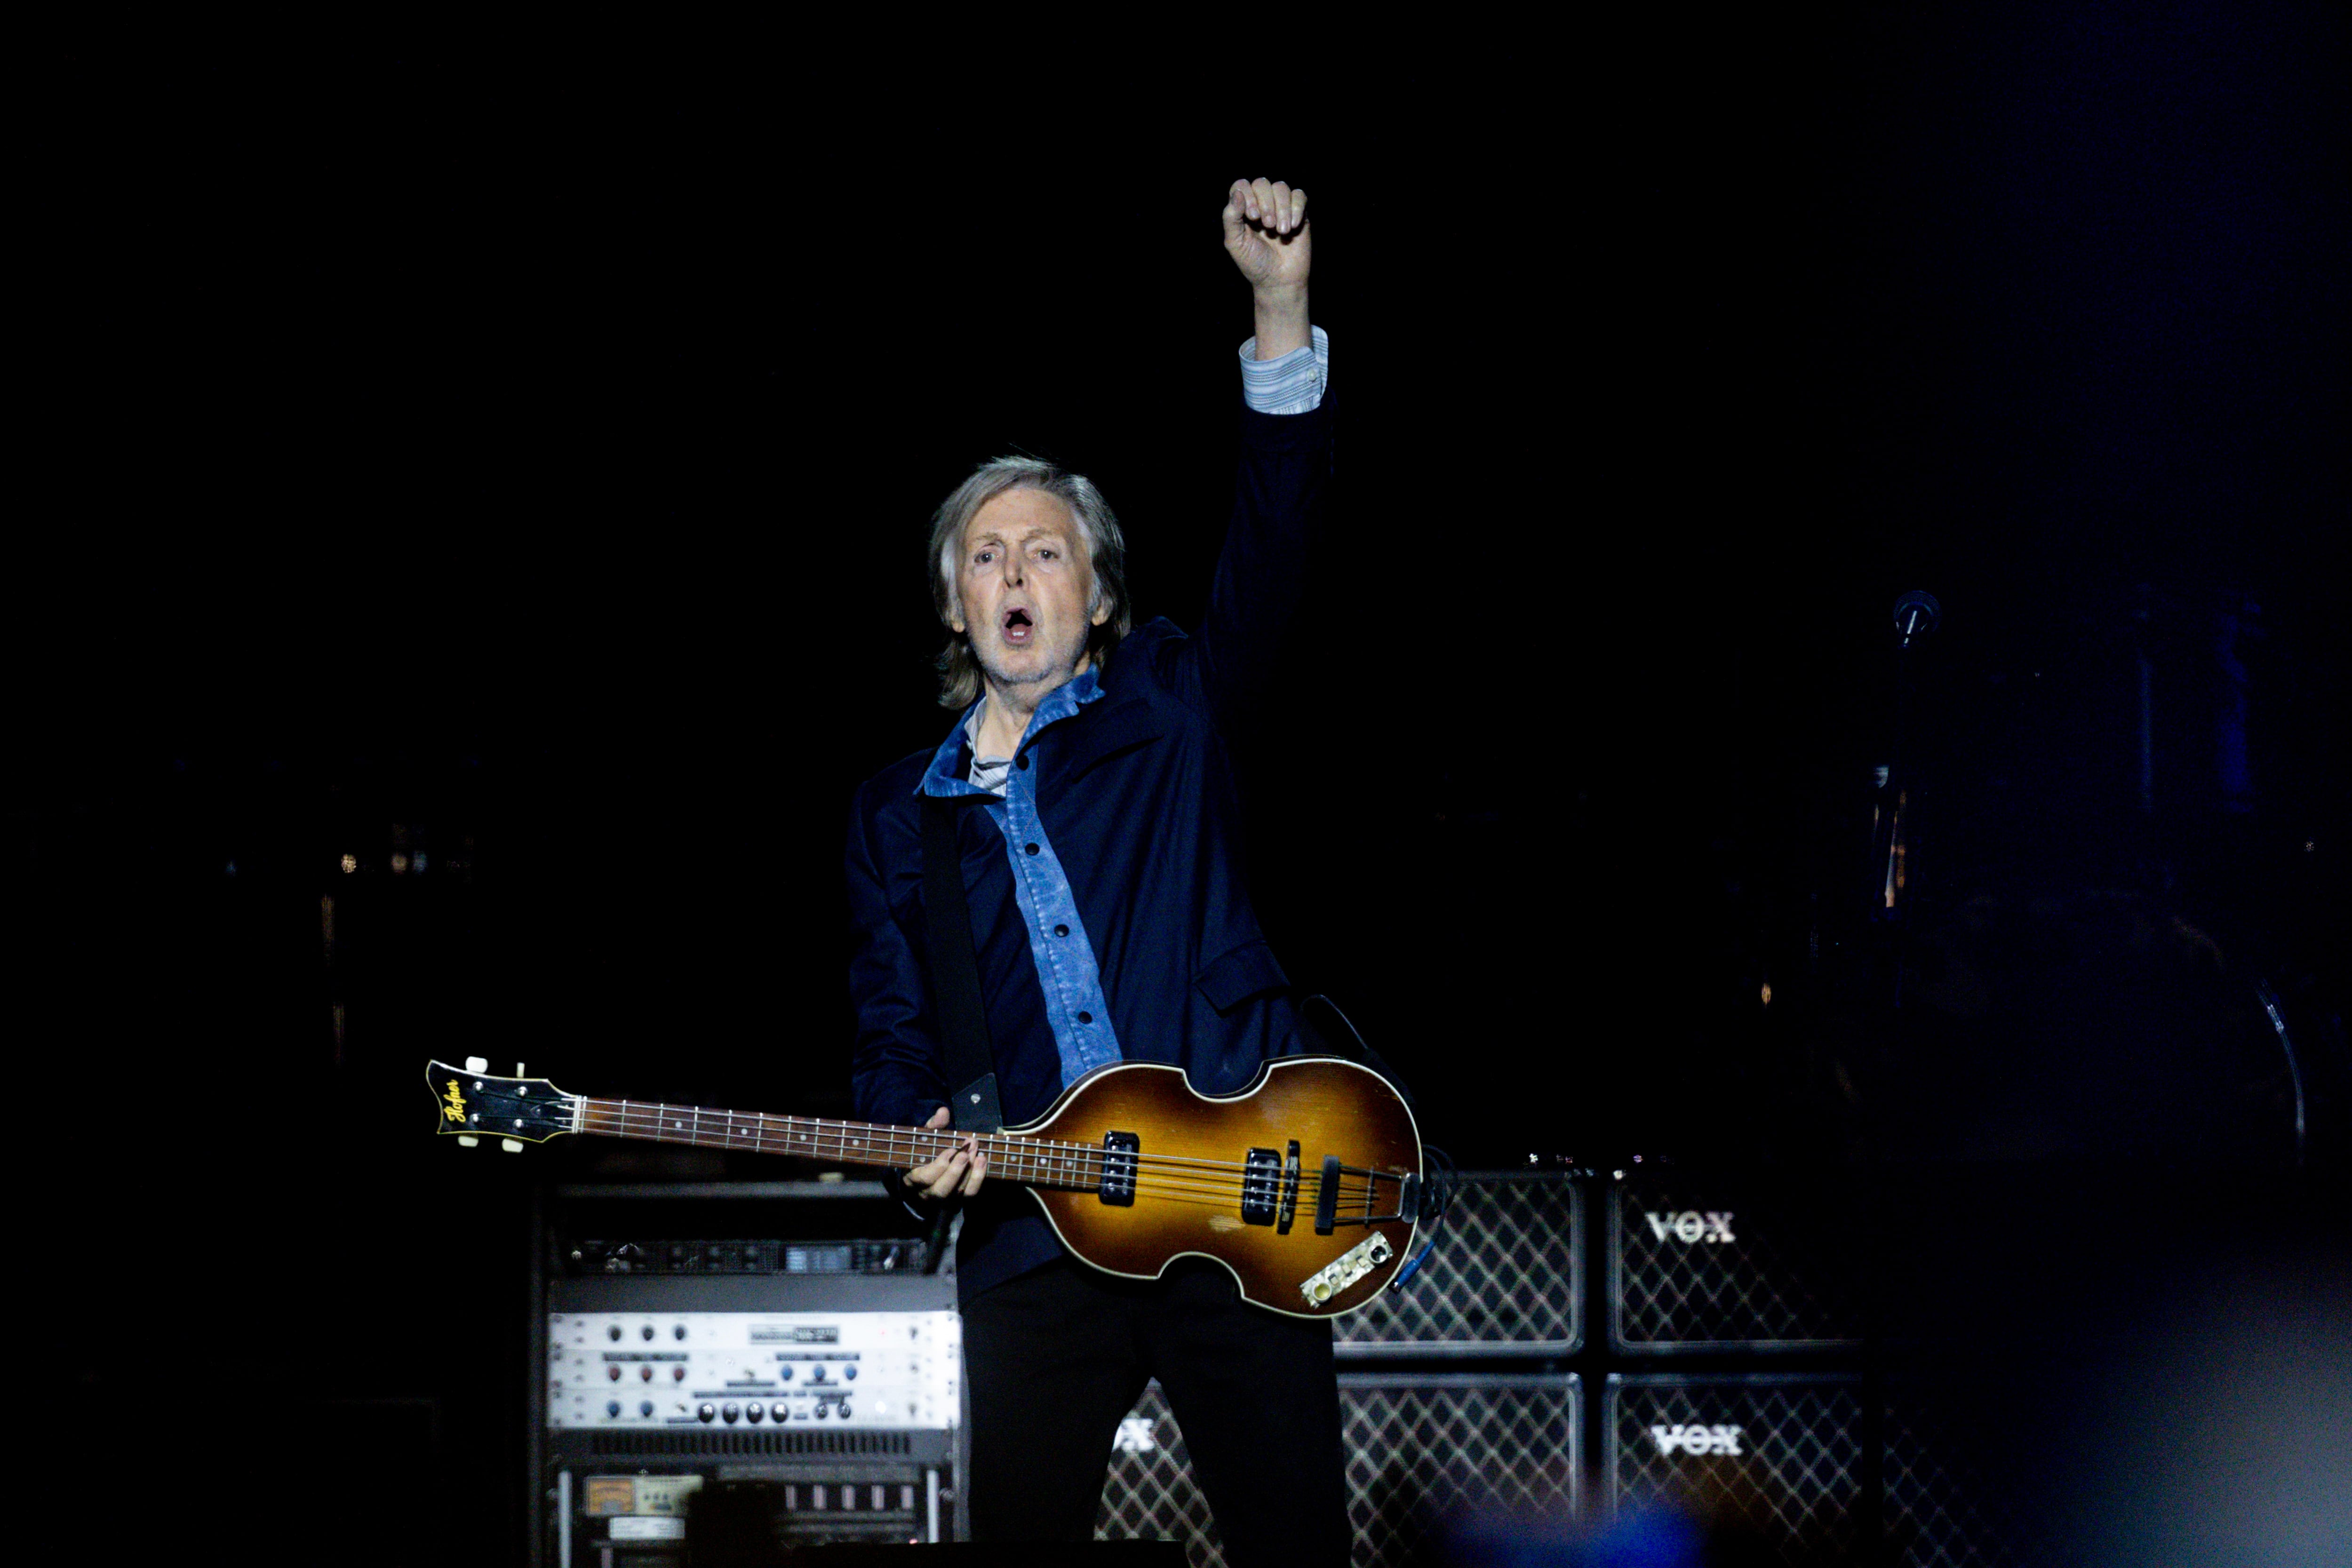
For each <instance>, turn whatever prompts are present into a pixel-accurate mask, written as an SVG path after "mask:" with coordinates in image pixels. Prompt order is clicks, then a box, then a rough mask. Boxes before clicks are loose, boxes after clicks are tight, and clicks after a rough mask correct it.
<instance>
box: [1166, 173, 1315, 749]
mask: <svg viewBox="0 0 2352 1568" xmlns="http://www.w3.org/2000/svg"><path fill="white" fill-rule="evenodd" d="M1223 224H1224V238H1225V254H1226V255H1228V256H1232V257H1233V258H1234V267H1235V268H1236V269H1237V270H1238V271H1239V272H1240V273H1241V275H1242V277H1243V278H1244V280H1245V281H1246V282H1247V283H1248V284H1249V286H1250V306H1251V312H1252V316H1253V318H1254V319H1255V325H1256V328H1257V333H1256V336H1255V337H1254V338H1252V339H1251V340H1250V341H1249V342H1247V343H1244V345H1242V367H1241V373H1242V387H1243V402H1244V408H1243V410H1242V416H1241V417H1242V428H1241V463H1240V466H1239V468H1238V470H1237V472H1236V473H1235V476H1234V515H1233V520H1232V522H1231V523H1230V524H1229V525H1228V526H1227V528H1226V529H1225V540H1224V548H1223V549H1222V550H1221V551H1219V552H1218V557H1217V571H1216V577H1215V579H1214V580H1213V581H1212V583H1211V585H1210V589H1209V603H1208V609H1207V612H1206V614H1204V615H1203V616H1202V621H1201V627H1200V634H1199V636H1198V637H1197V638H1194V639H1192V653H1191V658H1190V664H1191V665H1192V674H1193V675H1194V677H1195V678H1196V679H1197V680H1198V683H1199V685H1198V687H1197V688H1196V689H1197V692H1198V698H1197V700H1200V701H1202V702H1204V703H1205V704H1206V705H1207V706H1209V708H1210V710H1211V711H1212V712H1213V713H1214V714H1215V715H1216V716H1217V719H1218V721H1219V723H1220V724H1224V723H1229V722H1231V721H1233V720H1234V719H1236V718H1237V717H1239V716H1240V713H1239V710H1240V709H1242V708H1243V707H1244V706H1245V705H1247V704H1248V703H1250V702H1251V701H1253V700H1254V699H1255V698H1259V697H1262V696H1264V695H1265V694H1266V693H1267V692H1268V691H1269V690H1270V689H1271V687H1272V683H1273V678H1274V674H1275V670H1274V664H1275V660H1276V653H1277V652H1278V650H1279V649H1280V648H1281V645H1282V642H1283V636H1284V633H1285V632H1286V630H1287V628H1288V626H1289V623H1290V620H1291V617H1292V616H1293V614H1294V613H1296V612H1297V607H1298V601H1299V599H1300V596H1301V593H1302V591H1303V590H1304V588H1305V584H1306V573H1307V548H1308V543H1309V541H1310V539H1311V538H1312V537H1313V536H1314V535H1315V534H1316V533H1317V532H1318V527H1319V524H1320V522H1321V519H1322V514H1323V506H1324V492H1325V490H1326V488H1327V487H1328V486H1327V482H1328V478H1329V476H1330V467H1331V451H1330V430H1331V409H1330V406H1329V403H1330V393H1329V385H1328V367H1329V362H1330V352H1329V349H1328V344H1327V342H1326V340H1324V338H1323V336H1322V334H1321V333H1319V332H1318V331H1317V330H1316V329H1314V328H1313V327H1312V326H1311V325H1310V323H1309V321H1308V319H1307V274H1308V272H1309V270H1310V269H1311V267H1312V265H1313V262H1314V255H1315V251H1314V245H1315V242H1314V237H1313V235H1314V231H1313V229H1312V228H1311V227H1310V226H1309V225H1308V224H1307V193H1306V192H1304V191H1297V190H1293V189H1292V188H1291V187H1290V186H1288V185H1287V184H1285V183H1282V182H1281V181H1279V180H1236V181H1235V182H1234V183H1233V185H1232V186H1231V188H1229V189H1228V190H1227V191H1226V193H1225V209H1224V213H1223ZM1180 689H1181V688H1180Z"/></svg>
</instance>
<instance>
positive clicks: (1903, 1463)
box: [1884, 1397, 2054, 1568]
mask: <svg viewBox="0 0 2352 1568" xmlns="http://www.w3.org/2000/svg"><path fill="white" fill-rule="evenodd" d="M1985 1440H1986V1438H1985V1437H1984V1435H1982V1434H1978V1433H1971V1432H1969V1431H1967V1430H1966V1429H1965V1428H1963V1427H1961V1426H1960V1425H1959V1424H1958V1423H1957V1422H1955V1421H1954V1420H1953V1419H1952V1418H1951V1417H1950V1416H1949V1415H1948V1413H1946V1412H1942V1411H1939V1410H1938V1409H1937V1407H1936V1406H1934V1405H1932V1404H1930V1403H1927V1402H1926V1401H1923V1400H1921V1399H1918V1398H1916V1397H1912V1398H1904V1399H1890V1400H1889V1401H1888V1403H1887V1406H1886V1416H1885V1456H1886V1457H1885V1465H1884V1473H1885V1488H1886V1505H1885V1511H1886V1542H1887V1552H1886V1561H1887V1562H1889V1563H1896V1564H1899V1565H1900V1568H2040V1565H2041V1564H2042V1563H2050V1562H2053V1561H2054V1559H2053V1557H2052V1556H2050V1555H2049V1554H2048V1552H2046V1551H2044V1550H2041V1549H2038V1548H2037V1544H2036V1542H2035V1541H2034V1537H2033V1532H2032V1531H2030V1530H2029V1529H2028V1528H2027V1527H2026V1525H2025V1522H2024V1521H2023V1520H2022V1519H2021V1518H2020V1517H2019V1516H2018V1514H2017V1513H2016V1512H2014V1511H2012V1510H2011V1509H2010V1508H2008V1507H2007V1506H2005V1505H2004V1498H2003V1491H2002V1489H2000V1487H1998V1486H1997V1485H1995V1484H1994V1482H1993V1479H1992V1478H1991V1477H1990V1476H1989V1475H1987V1474H1986V1473H1985V1471H1984V1468H1983V1467H1982V1466H1981V1465H1980V1464H1979V1463H1978V1462H1976V1461H1975V1459H1974V1458H1972V1457H1971V1456H1972V1454H1973V1453H1974V1452H1976V1451H1977V1449H1976V1445H1977V1444H1979V1443H1982V1442H1984V1441H1985Z"/></svg>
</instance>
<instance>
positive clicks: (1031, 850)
mask: <svg viewBox="0 0 2352 1568" xmlns="http://www.w3.org/2000/svg"><path fill="white" fill-rule="evenodd" d="M1021 847H1022V848H1023V849H1024V850H1025V851H1027V852H1029V853H1031V854H1033V855H1034V854H1035V853H1036V852H1037V846H1036V845H1035V844H1023V845H1022V846H1021Z"/></svg>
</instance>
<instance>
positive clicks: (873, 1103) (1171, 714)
mask: <svg viewBox="0 0 2352 1568" xmlns="http://www.w3.org/2000/svg"><path fill="white" fill-rule="evenodd" d="M1332 412H1333V403H1332V397H1331V392H1330V389H1329V387H1328V384H1327V385H1326V388H1325V391H1324V394H1323V402H1322V405H1321V406H1320V407H1319V408H1318V409H1316V410H1315V411H1314V412H1313V413H1300V414H1279V415H1277V414H1264V413H1257V412H1255V410H1252V409H1250V408H1248V407H1246V406H1244V408H1243V409H1242V411H1241V419H1242V429H1241V464H1240V475H1239V478H1238V480H1237V483H1236V486H1235V494H1234V516H1233V520H1232V523H1231V525H1230V527H1229V528H1228V530H1227V532H1226V536H1225V542H1224V548H1223V552H1222V553H1221V555H1220V557H1219V559H1218V562H1217V573H1216V578H1215V580H1214V582H1213V585H1212V588H1211V591H1210V598H1209V605H1208V610H1207V612H1206V614H1205V615H1204V617H1203V619H1202V624H1201V628H1200V630H1199V631H1198V632H1195V633H1193V634H1191V635H1187V634H1186V633H1185V632H1182V631H1181V630H1180V629H1178V628H1177V627H1176V626H1175V625H1173V624H1172V623H1171V622H1168V621H1166V620H1155V621H1152V622H1149V623H1147V624H1146V625H1144V626H1142V627H1140V628H1139V629H1137V630H1136V631H1135V632H1131V633H1130V634H1129V636H1128V637H1127V639H1126V640H1125V641H1124V642H1123V643H1120V645H1119V647H1118V651H1117V653H1115V654H1114V655H1113V657H1112V658H1111V659H1110V660H1109V661H1108V663H1107V664H1105V666H1104V667H1103V670H1102V675H1101V678H1102V686H1103V695H1101V696H1100V697H1098V698H1097V699H1096V700H1095V701H1093V702H1091V703H1088V704H1087V705H1086V706H1083V707H1081V708H1080V709H1079V710H1078V711H1077V713H1076V714H1075V715H1074V716H1071V717H1069V718H1066V719H1065V720H1063V721H1061V722H1060V723H1058V724H1055V725H1052V726H1049V727H1046V728H1045V729H1043V730H1041V731H1039V732H1038V734H1037V735H1035V736H1034V737H1032V738H1031V739H1030V741H1029V742H1028V744H1027V746H1026V747H1024V754H1025V755H1026V757H1027V760H1028V765H1029V766H1030V767H1031V768H1034V769H1036V770H1037V779H1036V788H1037V809H1038V815H1039V816H1040V817H1041V818H1042V819H1043V821H1044V822H1045V829H1046V831H1047V832H1048V833H1050V834H1051V835H1052V838H1053V841H1054V846H1055V852H1056V854H1057V855H1058V856H1059V857H1060V859H1061V862H1062V864H1063V867H1064V869H1065V871H1066V873H1067V874H1068V876H1069V879H1070V885H1071V889H1072V892H1073V894H1075V896H1076V901H1077V904H1078V912H1079V914H1080V915H1081V916H1082V917H1083V918H1084V921H1085V925H1086V932H1087V936H1088V937H1089V938H1091V940H1092V941H1093V943H1094V947H1095V961H1096V964H1097V968H1098V969H1099V972H1100V974H1101V977H1102V982H1103V991H1104V994H1105V995H1106V996H1107V997H1108V999H1109V1004H1110V1010H1111V1025H1112V1028H1113V1030H1115V1031H1116V1033H1117V1036H1118V1042H1119V1047H1120V1050H1121V1052H1122V1053H1123V1055H1124V1056H1125V1057H1126V1059H1127V1060H1128V1061H1164V1062H1173V1063H1175V1064H1177V1065H1179V1066H1181V1067H1182V1068H1183V1069H1184V1071H1185V1073H1186V1074H1187V1076H1188V1077H1190V1079H1191V1080H1192V1083H1193V1084H1194V1086H1195V1087H1197V1088H1199V1089H1200V1090H1202V1092H1207V1093H1217V1092H1224V1091H1229V1090H1234V1089H1238V1088H1240V1087H1242V1086H1243V1085H1244V1084H1245V1083H1247V1082H1249V1081H1250V1080H1251V1079H1252V1078H1253V1077H1255V1075H1256V1072H1257V1070H1258V1068H1259V1066H1260V1065H1261V1064H1262V1063H1263V1062H1264V1061H1265V1060H1266V1059H1267V1058H1268V1057H1271V1056H1280V1055H1286V1054H1289V1053H1292V1052H1295V1051H1299V1050H1300V1049H1302V1046H1301V1044H1300V1042H1299V1040H1298V1035H1297V1013H1296V1009H1295V1008H1294V1006H1293V1002H1292V998H1291V996H1290V987H1289V980H1288V978H1287V977H1286V976H1285V975H1284V973H1283V970H1282V966H1281V965H1280V964H1279V963H1277V962H1276V959H1275V956H1274V953H1273V951H1272V950H1271V949H1270V948H1269V947H1268V946H1266V942H1265V936H1264V934H1263V933H1262V932H1260V930H1259V929H1258V923H1257V916H1256V915H1255V912H1254V911H1253V910H1252V908H1251V906H1250V899H1249V893H1248V890H1247V889H1246V888H1245V887H1244V885H1243V883H1242V854H1241V842H1240V814H1239V811H1238V809H1237V805H1236V801H1235V798H1234V779H1233V773H1232V769H1231V768H1230V767H1229V765H1228V761H1227V757H1226V751H1225V744H1224V740H1223V735H1224V734H1225V733H1227V732H1228V731H1229V730H1230V728H1231V726H1232V724H1233V722H1234V719H1235V718H1236V717H1237V716H1238V715H1239V714H1240V712H1241V711H1242V710H1243V708H1244V707H1245V706H1247V705H1248V703H1249V701H1250V699H1251V698H1252V696H1253V695H1258V694H1262V693H1264V692H1265V691H1266V690H1267V689H1268V687H1269V685H1270V684H1271V681H1272V678H1273V672H1272V666H1273V664H1274V662H1275V657H1276V653H1277V652H1278V649H1279V645H1280V643H1281V640H1282V635H1283V632H1284V630H1285V628H1286V625H1287V623H1288V622H1289V620H1290V618H1291V614H1292V612H1293V611H1294V610H1295V609H1296V607H1297V601H1298V596H1299V592H1300V589H1301V586H1302V581H1303V576H1304V569H1305V565H1306V561H1307V553H1308V547H1309V543H1310V540H1311V539H1312V538H1313V536H1314V535H1315V533H1316V532H1317V531H1318V526H1319V524H1320V521H1321V517H1322V514H1323V510H1324V502H1325V495H1326V492H1327V489H1328V478H1329V474H1330V465H1331V464H1330V438H1331V422H1332ZM969 751H970V748H969V746H968V745H967V747H966V755H965V756H964V758H963V760H962V763H961V767H962V768H969V767H970V765H971V757H970V754H969ZM931 755H932V753H931V750H930V749H928V748H927V749H925V750H923V751H919V752H916V753H915V754H914V755H912V756H910V757H907V758H903V759H901V760H900V761H898V762H897V763H894V764H893V765H891V766H890V767H888V768H885V769H883V770H882V771H881V772H880V773H878V774H877V775H875V776H874V777H873V778H872V779H868V780H866V783H865V784H864V785H862V786H860V788H859V789H858V791H857V794H856V800H855V803H854V805H853V807H852V809H851V812H850V822H849V843H848V856H847V861H848V867H847V869H848V883H849V907H850V917H851V921H852V924H853V927H854V938H855V941H854V948H853V953H852V956H851V959H850V971H849V973H850V991H851V996H852V999H853V1000H854V1002H855V1003H856V1012H857V1042H856V1054H855V1057H854V1059H853V1062H852V1085H853V1088H854V1091H855V1094H856V1107H857V1114H858V1115H859V1116H860V1117H861V1118H863V1119H865V1120H867V1121H873V1122H885V1123H889V1124H893V1125H898V1126H910V1125H914V1124H919V1123H920V1122H922V1121H923V1120H924V1119H925V1118H926V1117H928V1116H929V1114H930V1113H932V1112H933V1111H934V1110H936V1109H937V1108H938V1107H939V1106H940V1105H941V1104H943V1103H945V1102H946V1097H947V1085H946V1083H945V1082H944V1076H943V1074H944V1068H943V1065H942V1058H941V1054H940V1042H939V1035H938V1032H937V1025H936V1019H935V1015H934V1011H933V1009H932V1004H931V1000H930V990H931V988H930V984H929V970H928V968H927V967H926V965H927V962H928V959H927V957H926V950H925V946H924V942H925V929H924V926H925V922H924V918H923V896H922V894H923V887H922V883H923V873H922V865H923V857H922V817H921V811H922V798H921V797H920V796H919V795H918V794H917V792H916V791H917V787H918V785H919V783H920V782H921V780H922V777H923V773H924V770H925V768H927V767H928V766H929V762H930V759H931ZM958 819H959V820H958V827H957V838H958V844H959V847H960V848H961V852H962V861H963V883H964V892H965V895H966V897H967V899H968V900H969V902H970V905H971V924H972V944H973V946H974V948H975V950H976V956H977V957H978V960H979V966H980V975H981V989H982V997H983V998H984V999H985V1002H986V1006H987V1012H988V1029H989V1037H990V1040H991V1042H992V1046H993V1048H994V1051H995V1056H996V1072H997V1079H998V1089H999V1092H1000V1094H1001V1097H1002V1102H1003V1110H1004V1117H1005V1121H1006V1123H1007V1124H1019V1123H1022V1122H1025V1121H1028V1120H1029V1119H1031V1118H1033V1117H1034V1116H1036V1115H1038V1114H1039V1113H1042V1112H1044V1111H1045V1108H1046V1107H1047V1106H1048V1105H1050V1104H1051V1103H1053V1100H1054V1097H1055V1095H1056V1094H1058V1093H1059V1092H1061V1057H1060V1053H1059V1052H1058V1051H1056V1050H1055V1044H1054V1037H1053V1030H1052V1028H1051V1027H1050V1025H1049V1024H1048V1023H1047V1021H1046V1014H1045V996H1044V992H1043V991H1042V989H1041V988H1040V987H1039V985H1038V980H1037V971H1036V967H1035V964H1034V960H1033V958H1032V957H1031V955H1030V949H1029V934H1028V930H1027V928H1026V926H1024V924H1023V922H1022V918H1021V912H1020V909H1019V907H1018V906H1017V904H1016V903H1015V901H1014V898H1013V874H1012V872H1011V870H1010V868H1009V867H1008V866H1007V864H1006V862H1005V852H1004V841H1003V834H1002V832H1000V831H999V830H998V829H997V827H996V825H995V824H994V823H993V822H992V821H989V819H988V816H987V814H986V813H985V812H984V811H982V810H978V809H976V808H975V807H972V806H961V807H959V808H958ZM1059 1251H1060V1248H1059V1244H1058V1243H1057V1242H1055V1239H1054V1236H1053V1232H1052V1230H1051V1229H1050V1228H1048V1227H1047V1226H1046V1224H1045V1220H1044V1218H1042V1217H1041V1216H1040V1215H1039V1214H1038V1213H1037V1210H1036V1206H1035V1205H1034V1203H1033V1202H1032V1201H1031V1200H1030V1198H1029V1197H1028V1196H1027V1195H1026V1194H1024V1193H1022V1192H1020V1191H1019V1190H1017V1189H1013V1188H1009V1187H1005V1186H1001V1185H995V1184H992V1185H991V1186H987V1187H983V1189H982V1194H981V1196H980V1197H979V1198H977V1199H975V1200H974V1201H973V1202H972V1203H971V1205H970V1206H969V1207H968V1209H967V1212H966V1215H965V1219H964V1230H963V1240H962V1245H961V1248H960V1249H959V1253H958V1259H957V1268H958V1272H959V1274H960V1276H961V1293H962V1295H963V1296H964V1298H965V1299H966V1300H970V1299H971V1297H972V1296H974V1295H976V1294H978V1293H979V1292H980V1291H984V1290H986V1289H987V1288H988V1287H989V1286H991V1285H993V1284H997V1283H1000V1282H1002V1281H1005V1280H1009V1279H1011V1278H1013V1276H1015V1275H1017V1274H1021V1273H1024V1272H1026V1271H1027V1270H1030V1269H1034V1268H1035V1267H1037V1266H1039V1265H1040V1264H1043V1263H1045V1262H1048V1261H1050V1260H1052V1259H1054V1258H1055V1257H1056V1256H1058V1255H1059Z"/></svg>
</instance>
